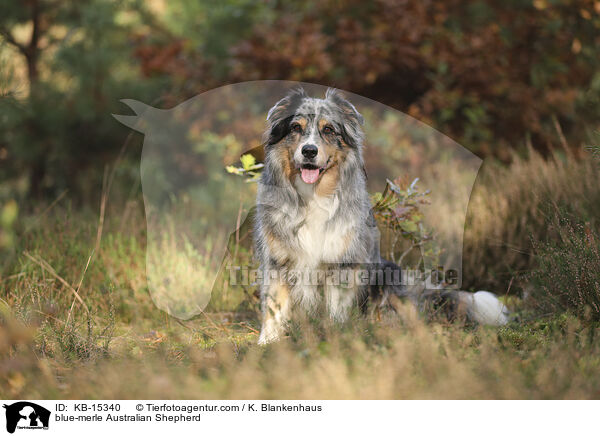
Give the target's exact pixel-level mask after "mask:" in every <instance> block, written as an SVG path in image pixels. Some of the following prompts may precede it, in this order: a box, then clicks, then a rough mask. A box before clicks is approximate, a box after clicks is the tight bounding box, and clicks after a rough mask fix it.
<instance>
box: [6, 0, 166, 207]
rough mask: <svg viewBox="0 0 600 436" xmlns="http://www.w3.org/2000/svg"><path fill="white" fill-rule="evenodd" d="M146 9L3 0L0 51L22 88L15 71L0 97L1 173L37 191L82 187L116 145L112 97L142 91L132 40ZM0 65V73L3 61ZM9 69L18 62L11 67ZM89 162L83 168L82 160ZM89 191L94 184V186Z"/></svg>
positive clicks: (93, 2)
mask: <svg viewBox="0 0 600 436" xmlns="http://www.w3.org/2000/svg"><path fill="white" fill-rule="evenodd" d="M147 17H150V15H149V14H148V13H147V12H146V11H145V9H144V7H143V5H142V3H141V2H139V1H136V0H132V1H110V0H83V1H78V2H69V1H60V0H28V1H24V2H11V3H9V4H5V5H4V6H3V13H2V14H1V15H0V35H1V38H2V41H3V44H2V46H0V50H2V51H4V52H6V51H7V50H11V49H12V50H13V53H15V55H14V56H15V57H17V58H18V56H21V57H22V58H23V59H24V61H25V62H24V64H25V65H26V69H27V73H26V74H25V75H24V76H25V77H26V80H27V82H28V83H27V85H28V86H26V87H24V86H23V83H22V80H19V79H18V75H15V76H14V77H12V78H11V80H8V82H9V83H3V88H4V89H3V93H4V95H3V96H2V98H1V99H0V148H1V149H2V150H3V151H2V153H0V154H1V156H2V159H3V160H5V161H7V162H9V163H10V165H2V167H1V168H2V169H0V177H2V178H11V177H26V178H27V179H28V181H29V183H30V192H32V193H34V194H36V195H38V196H39V195H41V194H44V193H53V192H56V191H58V190H63V189H66V188H70V189H71V190H73V191H75V193H78V194H83V193H85V191H86V190H87V189H89V187H90V185H92V184H93V183H89V182H88V183H83V178H81V177H80V176H81V175H82V174H85V178H86V179H88V180H89V181H91V182H93V181H97V179H96V178H95V177H94V176H96V175H98V173H99V174H101V173H102V170H103V163H104V162H105V161H106V159H108V158H109V157H113V158H114V151H115V149H116V150H118V149H119V148H120V147H121V145H122V143H123V135H122V132H123V130H121V129H120V128H118V127H117V125H118V123H116V122H115V121H114V120H113V119H112V118H111V116H110V114H111V112H115V111H118V110H119V109H118V106H117V105H118V100H119V99H120V98H123V97H136V96H137V97H141V96H142V95H143V93H144V91H147V90H148V89H150V88H151V87H152V86H153V85H154V84H155V82H156V81H154V80H145V81H143V82H140V81H139V80H138V78H139V67H138V62H137V61H135V60H132V58H131V56H130V53H131V44H130V41H131V38H132V37H133V35H134V34H135V29H136V28H141V27H142V26H143V25H145V24H146V22H145V20H146V19H147ZM15 65H18V64H17V63H16V62H12V63H11V64H10V65H7V64H6V62H5V63H4V64H3V65H2V67H3V70H4V71H3V72H4V74H3V76H4V78H6V77H7V76H8V75H7V74H6V70H7V69H8V67H9V66H12V67H13V69H15ZM17 68H18V67H17ZM92 163H93V164H94V165H91V164H92ZM94 189H97V186H94Z"/></svg>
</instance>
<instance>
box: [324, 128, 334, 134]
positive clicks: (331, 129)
mask: <svg viewBox="0 0 600 436" xmlns="http://www.w3.org/2000/svg"><path fill="white" fill-rule="evenodd" d="M323 133H325V134H326V135H331V134H332V133H333V128H332V127H331V126H325V127H323Z"/></svg>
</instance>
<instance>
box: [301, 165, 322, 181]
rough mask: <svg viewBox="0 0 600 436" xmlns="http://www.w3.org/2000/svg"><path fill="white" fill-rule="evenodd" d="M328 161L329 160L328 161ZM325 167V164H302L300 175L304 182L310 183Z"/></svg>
mask: <svg viewBox="0 0 600 436" xmlns="http://www.w3.org/2000/svg"><path fill="white" fill-rule="evenodd" d="M328 162H329V161H328ZM326 169H327V166H324V167H318V166H316V165H311V164H304V165H302V166H301V167H300V177H302V180H303V181H304V183H308V184H312V183H315V182H316V181H317V180H318V179H319V176H320V175H321V174H322V173H323V171H325V170H326Z"/></svg>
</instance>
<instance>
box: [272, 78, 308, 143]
mask: <svg viewBox="0 0 600 436" xmlns="http://www.w3.org/2000/svg"><path fill="white" fill-rule="evenodd" d="M306 97H308V96H307V95H306V92H305V91H304V88H302V87H301V86H299V87H298V88H294V89H292V90H291V91H290V92H289V93H288V95H286V96H285V97H283V98H282V99H281V100H279V101H278V102H277V103H275V106H273V107H272V108H271V109H270V110H269V113H268V114H267V123H268V129H267V132H266V135H265V144H266V145H272V144H277V143H278V142H279V141H281V139H282V138H283V137H284V136H285V135H286V134H287V133H288V131H289V126H290V121H291V119H292V117H293V116H294V114H295V113H296V109H298V106H299V105H300V102H301V101H302V100H303V99H305V98H306Z"/></svg>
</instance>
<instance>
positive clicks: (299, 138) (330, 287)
mask: <svg viewBox="0 0 600 436" xmlns="http://www.w3.org/2000/svg"><path fill="white" fill-rule="evenodd" d="M363 122H364V121H363V117H362V115H361V114H360V113H359V112H358V111H357V110H356V108H355V107H354V106H353V105H352V104H351V103H350V102H349V101H348V100H346V99H345V98H343V97H342V96H341V95H340V94H339V92H337V91H336V90H334V89H328V90H327V92H326V94H325V98H323V99H321V98H311V97H309V96H308V95H307V94H306V93H305V91H304V90H303V89H302V88H298V89H295V90H293V91H291V92H290V93H289V94H288V95H287V96H286V97H284V98H283V99H281V100H280V101H278V102H277V103H276V104H275V106H273V108H271V110H270V111H269V113H268V116H267V123H268V128H267V131H266V132H265V138H264V146H265V162H264V170H263V173H262V176H261V180H260V182H259V187H258V194H257V207H256V217H255V224H254V226H255V227H254V238H255V248H256V250H255V251H256V254H257V256H258V260H259V261H260V269H261V277H262V278H263V279H262V283H261V302H262V312H263V321H262V328H261V332H260V337H259V343H260V344H266V343H268V342H272V341H275V340H277V339H279V338H280V337H281V336H282V335H283V334H284V333H285V329H286V325H287V323H288V321H289V319H290V316H291V311H292V310H293V308H295V307H298V306H299V307H301V308H304V309H305V310H307V311H314V310H315V309H316V308H318V307H320V306H321V307H322V306H323V303H324V307H325V309H326V311H327V313H328V314H329V317H330V318H331V319H333V320H334V321H338V322H343V321H345V320H346V319H347V318H348V316H349V314H350V312H351V309H352V307H353V306H354V305H358V306H361V307H364V302H365V301H366V300H365V299H366V297H367V296H369V295H372V294H373V292H374V291H373V286H371V283H372V280H370V279H369V278H368V277H367V279H365V278H364V277H365V275H367V276H368V272H369V269H370V270H371V272H372V270H373V269H374V268H379V269H381V268H383V267H386V268H391V269H392V270H393V271H394V273H398V272H399V267H398V266H396V265H394V264H392V263H391V262H387V261H385V260H383V259H381V256H380V252H379V231H378V229H377V227H376V225H375V220H374V218H373V215H372V213H371V203H370V199H369V195H368V192H367V184H366V173H365V169H364V162H363V131H362V128H361V126H362V124H363ZM386 276H387V277H390V276H391V277H396V275H387V274H386ZM379 277H381V276H379ZM377 284H378V285H383V286H381V287H380V288H379V291H380V292H383V293H390V292H391V293H394V294H396V295H398V296H402V297H411V296H410V295H407V291H406V290H405V289H404V287H402V286H399V285H398V282H397V280H394V283H377ZM479 294H481V293H479ZM485 294H487V293H485ZM424 295H425V294H424ZM427 295H428V296H429V297H431V295H432V294H427ZM436 295H437V296H438V297H439V298H441V299H445V300H448V299H449V300H451V301H452V303H453V307H454V308H455V309H456V306H458V305H461V304H462V306H464V307H465V308H466V313H467V315H468V314H471V317H472V318H473V319H475V320H478V321H484V322H486V319H478V318H481V316H479V317H478V316H477V314H474V312H473V308H474V306H475V305H476V304H475V303H476V301H475V299H473V298H472V296H473V294H468V293H462V292H454V291H446V292H438V293H437V294H436ZM475 295H476V294H475ZM447 297H451V298H447ZM486 298H487V299H489V300H490V301H488V302H487V303H491V311H492V315H494V313H496V314H497V311H498V307H497V306H498V304H497V303H496V302H495V301H496V300H495V299H494V297H491V294H490V296H489V298H488V296H486V297H480V298H479V300H482V299H483V300H485V299H486ZM429 299H430V298H429ZM492 299H493V300H494V301H492ZM412 300H413V301H414V302H415V303H418V302H419V298H412ZM482 304H483V303H481V304H479V306H482ZM483 305H484V306H485V304H483ZM483 309H485V307H484V308H483ZM488 309H489V308H488ZM484 315H485V314H484ZM484 318H485V317H484ZM492 323H493V322H492Z"/></svg>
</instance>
